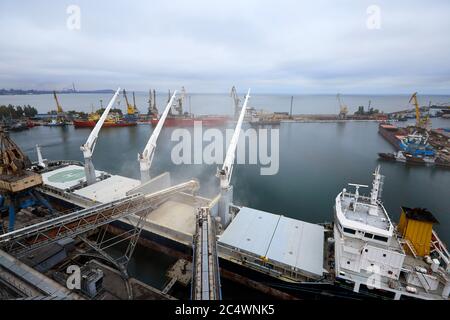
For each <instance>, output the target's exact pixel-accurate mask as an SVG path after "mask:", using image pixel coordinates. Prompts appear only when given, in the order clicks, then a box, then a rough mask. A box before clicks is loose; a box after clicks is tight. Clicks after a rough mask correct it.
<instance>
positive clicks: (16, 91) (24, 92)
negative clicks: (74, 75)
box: [0, 89, 114, 96]
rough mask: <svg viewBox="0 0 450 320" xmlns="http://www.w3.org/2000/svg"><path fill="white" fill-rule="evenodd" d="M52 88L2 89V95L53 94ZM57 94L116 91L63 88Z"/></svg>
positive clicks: (0, 92) (0, 93)
mask: <svg viewBox="0 0 450 320" xmlns="http://www.w3.org/2000/svg"><path fill="white" fill-rule="evenodd" d="M52 93H53V91H52V90H21V89H0V96H10V95H16V96H23V95H39V94H52ZM56 93H57V94H74V93H75V94H76V93H114V90H111V89H101V90H81V91H78V90H77V91H74V90H62V91H56Z"/></svg>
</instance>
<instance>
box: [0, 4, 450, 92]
mask: <svg viewBox="0 0 450 320" xmlns="http://www.w3.org/2000/svg"><path fill="white" fill-rule="evenodd" d="M71 4H76V5H78V6H79V8H80V9H81V20H80V21H81V24H80V27H81V28H80V30H70V29H69V28H67V25H66V22H67V19H68V18H69V14H67V12H66V10H67V7H68V6H69V5H71ZM373 4H375V5H378V6H379V8H380V10H381V11H380V13H381V16H380V17H381V20H380V23H381V28H380V29H369V28H368V27H367V19H369V18H370V17H373V16H371V14H368V13H367V8H368V7H369V6H370V5H373ZM449 12H450V1H448V0H442V1H440V0H435V1H422V0H417V1H413V0H409V1H406V0H405V1H399V0H397V1H365V0H353V1H350V0H348V1H346V0H341V1H332V0H330V1H320V0H314V1H308V2H306V1H299V0H293V1H284V0H274V1H265V0H238V1H233V0H227V1H215V0H198V1H197V0H189V1H186V0H183V1H181V0H180V1H176V0H170V1H167V0H164V1H154V0H152V1H149V0H142V1H138V0H133V1H125V0H123V1H115V2H114V3H113V1H111V0H109V1H98V0H96V1H76V0H73V1H54V0H49V1H42V0H32V1H31V0H29V1H27V0H20V1H17V0H11V1H10V0H1V1H0V30H1V31H2V34H1V37H0V88H35V89H63V88H67V87H70V86H71V84H72V82H74V83H75V85H76V87H77V89H80V90H81V89H100V88H115V87H117V86H119V85H120V86H121V87H125V88H129V89H130V90H148V89H149V88H156V89H159V90H161V91H163V90H164V91H165V90H166V89H167V88H179V87H180V86H182V85H184V86H186V88H187V89H188V91H190V92H227V91H229V89H230V87H231V86H232V85H236V86H237V87H238V88H239V89H240V91H244V90H245V88H247V87H252V89H253V91H254V92H261V93H336V92H341V93H372V94H373V93H410V92H413V91H419V92H421V93H436V94H449V93H450V90H449V89H450V19H449Z"/></svg>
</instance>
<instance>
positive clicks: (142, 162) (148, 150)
mask: <svg viewBox="0 0 450 320" xmlns="http://www.w3.org/2000/svg"><path fill="white" fill-rule="evenodd" d="M176 95H177V91H176V90H175V92H174V93H173V95H172V98H170V100H169V103H167V106H166V108H165V109H164V112H163V114H162V115H161V118H159V121H158V124H157V125H156V127H155V130H153V132H152V135H151V136H150V139H148V142H147V145H146V146H145V149H144V151H143V152H142V153H139V154H138V161H139V167H140V170H141V183H144V182H147V181H148V180H150V172H149V170H150V167H151V165H152V161H153V156H154V155H155V149H156V141H157V140H158V136H159V134H160V132H161V129H162V127H163V125H164V121H166V118H167V115H168V114H169V111H170V109H171V108H172V105H173V103H174V101H175V97H176Z"/></svg>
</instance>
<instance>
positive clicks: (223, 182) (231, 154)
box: [217, 89, 250, 228]
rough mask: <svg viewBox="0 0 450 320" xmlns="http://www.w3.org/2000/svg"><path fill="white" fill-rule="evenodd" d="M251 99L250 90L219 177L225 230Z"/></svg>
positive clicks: (222, 219) (222, 222)
mask: <svg viewBox="0 0 450 320" xmlns="http://www.w3.org/2000/svg"><path fill="white" fill-rule="evenodd" d="M249 98H250V89H248V92H247V95H246V96H245V100H244V105H243V106H242V109H241V113H240V115H239V119H238V122H237V124H236V128H235V130H234V133H233V137H232V138H231V142H230V145H229V146H228V150H227V154H226V157H225V161H224V163H223V166H222V169H220V170H218V172H217V177H218V178H219V179H220V200H219V217H220V220H221V224H222V226H223V227H224V228H225V227H226V226H227V225H228V223H229V222H230V219H231V216H230V212H229V211H230V210H229V207H230V203H231V202H232V201H233V186H231V185H230V181H231V176H232V174H233V167H234V160H235V156H236V148H237V144H238V141H239V135H240V133H241V128H242V123H243V121H244V116H245V112H246V109H247V104H248V100H249Z"/></svg>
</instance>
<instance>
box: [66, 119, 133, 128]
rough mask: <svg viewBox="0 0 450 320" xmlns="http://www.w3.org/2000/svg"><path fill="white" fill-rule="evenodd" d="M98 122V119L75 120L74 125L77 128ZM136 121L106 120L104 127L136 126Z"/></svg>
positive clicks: (88, 126) (93, 125)
mask: <svg viewBox="0 0 450 320" xmlns="http://www.w3.org/2000/svg"><path fill="white" fill-rule="evenodd" d="M96 124H97V121H89V120H88V121H76V120H74V121H73V125H74V127H75V128H93V127H95V125H96ZM135 125H136V122H114V123H112V122H104V123H103V126H102V127H103V128H111V127H132V126H135Z"/></svg>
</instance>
